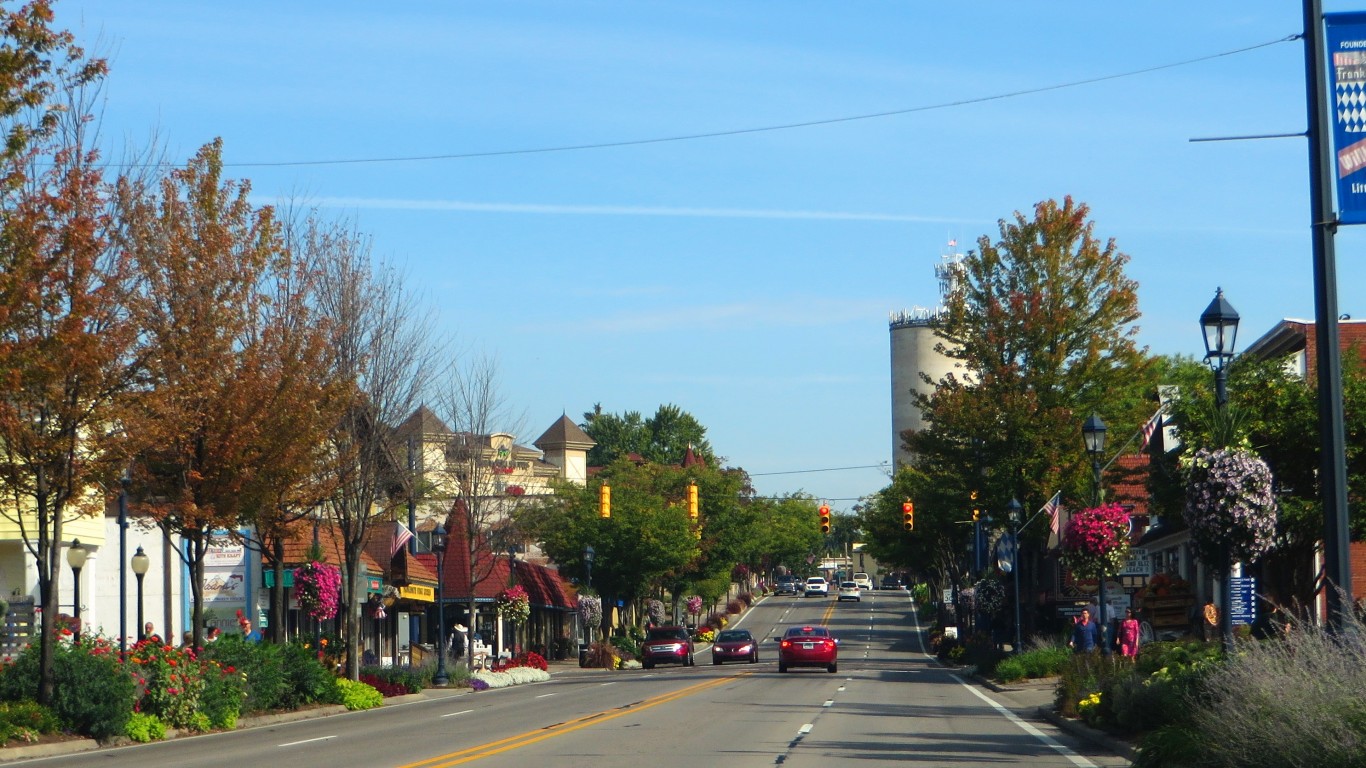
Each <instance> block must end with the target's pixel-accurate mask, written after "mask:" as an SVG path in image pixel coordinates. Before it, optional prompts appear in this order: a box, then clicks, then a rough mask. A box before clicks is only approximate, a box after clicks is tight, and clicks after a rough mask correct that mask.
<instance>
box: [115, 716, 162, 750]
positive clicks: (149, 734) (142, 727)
mask: <svg viewBox="0 0 1366 768" xmlns="http://www.w3.org/2000/svg"><path fill="white" fill-rule="evenodd" d="M123 735H125V736H127V737H128V738H129V739H132V740H133V741H136V742H141V743H144V744H145V743H147V742H149V741H161V740H162V739H164V738H166V724H165V723H163V722H161V718H159V717H157V716H156V715H147V714H143V713H141V712H134V713H133V716H132V717H130V718H128V725H127V726H126V727H124V729H123Z"/></svg>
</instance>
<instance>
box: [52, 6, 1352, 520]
mask: <svg viewBox="0 0 1366 768" xmlns="http://www.w3.org/2000/svg"><path fill="white" fill-rule="evenodd" d="M1324 10H1326V11H1330V12H1331V11H1346V10H1355V8H1353V7H1352V6H1350V5H1347V4H1345V3H1336V2H1325V3H1324ZM56 14H57V25H58V26H59V27H64V28H67V29H71V30H72V31H73V32H74V33H75V34H76V35H77V39H78V41H79V42H80V43H81V44H83V45H84V46H86V48H87V49H88V50H89V51H90V52H91V53H93V54H96V55H102V56H107V57H108V58H109V59H110V62H111V71H110V76H109V79H108V81H107V82H106V84H105V87H104V91H103V102H102V104H101V107H102V111H101V114H100V118H101V130H102V135H103V140H104V142H105V144H106V146H107V147H108V150H107V152H108V156H109V157H112V158H119V157H124V156H126V151H128V150H130V149H134V150H135V149H139V148H145V147H147V146H149V145H152V144H153V143H157V144H159V145H160V147H161V148H162V151H163V152H164V153H165V156H166V157H167V158H169V159H171V160H173V161H183V160H184V159H186V158H188V157H189V156H191V155H192V154H193V153H194V152H195V151H196V150H197V149H198V148H199V147H200V146H201V145H203V144H205V143H208V142H210V141H212V140H213V139H214V138H215V137H222V138H223V140H224V144H225V149H224V160H225V164H226V168H225V173H226V175H228V176H229V177H232V178H240V179H248V180H250V182H251V185H252V190H253V199H254V200H255V201H256V202H257V203H259V204H274V203H278V202H281V201H283V200H294V201H304V202H305V203H307V204H310V205H315V206H318V207H319V208H320V209H321V210H323V211H324V212H326V213H327V214H328V215H332V216H335V217H337V218H344V219H347V220H350V221H351V222H353V224H354V225H355V227H357V228H358V229H359V230H360V231H362V232H364V233H365V234H366V235H368V236H369V237H370V238H372V242H373V248H374V252H375V254H376V255H377V256H378V257H381V258H383V259H384V260H386V261H388V262H390V263H392V264H394V265H395V266H396V267H397V268H398V269H399V270H400V271H401V272H402V274H403V275H404V276H405V281H406V285H407V286H408V287H409V288H410V289H411V291H412V292H413V294H414V296H415V297H416V300H417V301H418V302H420V304H421V305H422V306H423V307H427V308H430V309H431V310H432V311H433V312H434V313H435V316H436V318H437V322H436V333H437V334H438V335H440V336H441V337H442V338H443V339H449V340H453V342H452V343H453V348H457V349H460V350H464V351H466V352H467V353H470V354H486V355H489V356H491V357H493V358H495V359H496V360H497V364H498V368H499V371H500V375H501V379H502V382H503V389H504V394H505V396H506V397H507V399H508V401H509V402H510V403H512V404H513V405H514V406H515V408H516V409H518V410H520V411H521V412H523V413H525V422H524V423H525V433H524V434H520V435H519V438H520V439H521V442H523V443H530V442H531V441H532V440H534V439H535V438H536V437H537V436H539V435H540V433H541V432H542V431H543V430H544V429H546V428H547V427H549V426H550V425H551V424H552V423H553V422H555V421H556V420H557V419H559V417H560V416H561V415H562V414H568V415H569V416H570V417H571V418H573V419H574V420H575V421H581V420H582V415H583V414H584V412H586V411H589V410H592V408H593V407H594V405H595V404H601V406H602V408H603V409H604V410H605V411H608V412H611V413H623V412H626V411H639V412H641V413H642V414H644V415H646V416H649V415H650V414H653V413H654V411H655V409H656V408H657V407H658V406H659V405H661V404H666V403H672V404H674V405H677V406H679V407H680V408H682V409H684V410H685V411H688V412H689V413H691V414H692V415H693V416H695V417H696V418H697V419H698V420H699V421H700V422H701V423H702V424H703V425H704V426H706V428H707V433H708V438H709V439H710V441H711V444H712V446H713V448H714V449H715V451H716V452H717V453H718V454H719V455H720V456H723V457H724V458H725V459H726V463H727V464H728V465H730V466H740V467H743V468H744V469H746V470H747V471H748V472H750V473H751V475H752V476H753V479H754V485H755V488H756V489H757V490H758V491H759V492H760V493H761V494H765V495H777V494H783V493H790V492H797V491H801V492H804V493H809V494H811V495H813V496H816V497H818V498H822V499H827V500H829V501H830V503H831V506H832V507H834V509H835V511H836V512H840V511H846V510H849V509H850V508H852V506H853V505H854V504H855V503H856V502H857V500H858V499H859V498H860V497H862V496H864V495H867V494H871V493H875V492H876V491H878V490H879V489H881V488H883V487H885V486H886V484H887V483H888V474H887V473H888V471H889V470H888V466H889V462H890V460H891V451H892V445H893V440H892V434H891V388H890V381H891V380H890V352H889V350H890V341H889V335H888V318H889V313H891V312H895V311H900V310H905V309H912V308H915V307H933V306H935V305H937V304H938V303H939V296H938V285H937V282H936V281H935V278H934V267H935V265H936V264H937V263H939V261H940V258H941V256H942V255H944V254H946V253H948V252H950V251H951V250H960V251H962V250H968V249H971V248H974V247H975V243H976V241H977V239H978V238H979V237H983V236H987V237H990V238H991V239H992V241H993V242H994V241H995V240H996V239H998V236H999V229H998V222H999V221H1000V220H1002V219H1007V220H1010V219H1013V216H1014V213H1015V212H1016V211H1021V212H1024V213H1025V214H1026V215H1028V214H1030V213H1031V212H1032V209H1033V206H1034V205H1035V204H1036V203H1038V202H1039V201H1042V200H1047V199H1058V200H1060V199H1062V198H1063V197H1064V196H1068V195H1070V196H1072V197H1073V198H1074V199H1075V200H1077V201H1079V202H1083V203H1085V204H1087V205H1088V206H1090V209H1091V219H1092V221H1093V222H1094V223H1095V232H1096V234H1097V235H1098V236H1099V237H1101V238H1107V239H1108V238H1113V239H1114V240H1115V242H1116V244H1117V246H1118V247H1119V249H1120V250H1121V251H1123V252H1124V253H1126V254H1128V255H1129V257H1130V258H1131V261H1130V262H1129V264H1128V267H1127V270H1128V275H1129V276H1130V277H1131V278H1133V279H1134V280H1135V281H1137V283H1138V285H1139V302H1140V309H1141V311H1142V313H1143V317H1142V319H1141V320H1140V321H1139V335H1138V339H1139V343H1140V344H1141V345H1143V346H1145V347H1147V348H1148V349H1149V350H1150V351H1151V352H1153V353H1155V354H1185V355H1194V356H1199V355H1203V352H1204V350H1203V344H1202V341H1201V333H1200V329H1199V323H1198V318H1199V315H1200V313H1201V311H1203V310H1204V308H1205V306H1206V305H1207V304H1209V302H1210V300H1211V299H1212V298H1213V296H1214V293H1215V289H1216V288H1218V287H1222V288H1223V289H1224V292H1225V295H1226V297H1227V298H1228V299H1229V301H1230V302H1231V303H1232V304H1233V306H1234V307H1235V308H1236V309H1237V310H1238V312H1239V313H1240V314H1241V316H1242V326H1241V329H1240V331H1239V336H1238V346H1239V347H1240V348H1242V347H1245V346H1246V345H1248V344H1250V343H1251V342H1252V341H1254V340H1255V339H1257V338H1258V337H1260V336H1261V335H1262V334H1263V333H1265V332H1266V331H1269V330H1270V329H1271V327H1272V325H1273V324H1274V323H1276V322H1277V321H1279V320H1280V319H1282V318H1301V319H1312V318H1313V317H1314V300H1313V293H1312V267H1311V262H1310V230H1309V219H1310V215H1309V212H1310V211H1309V179H1308V167H1309V166H1308V163H1309V152H1308V148H1307V143H1306V141H1305V140H1304V139H1303V138H1269V139H1268V138H1262V139H1245V140H1236V141H1218V142H1197V141H1192V139H1201V138H1215V137H1246V136H1264V135H1267V134H1293V133H1298V132H1302V131H1303V130H1304V129H1305V125H1306V117H1305V90H1306V89H1305V77H1304V52H1303V44H1302V43H1301V42H1299V41H1298V40H1292V39H1290V38H1292V36H1294V35H1297V34H1298V33H1299V32H1300V31H1301V29H1302V26H1303V24H1302V11H1301V8H1300V5H1299V4H1298V3H1292V2H1285V1H1284V0H1281V1H1280V2H1270V1H1268V0H1253V1H1249V0H1243V1H1241V2H1201V3H1191V2H1188V1H1185V2H1147V3H1108V2H1107V3H1097V2H1074V1H1070V0H1069V1H1060V2H1049V3H1043V2H1034V3H1027V2H1019V1H1018V0H1013V1H1011V2H995V1H983V2H971V3H930V2H920V1H917V0H901V1H900V2H891V1H890V0H862V1H861V2H856V3H850V2H845V3H830V2H802V1H799V0H791V1H785V2H778V1H777V0H770V1H767V2H733V1H731V2H708V1H704V0H691V1H690V2H686V3H683V2H672V3H670V2H649V1H648V0H647V1H644V2H641V1H636V2H607V1H605V0H603V1H597V2H595V1H593V0H578V1H576V2H523V1H520V0H502V1H500V2H496V3H475V2H434V1H426V2H424V1H422V0H414V1H413V2H408V3H393V4H391V3H375V2H373V1H367V2H356V1H353V0H328V1H327V2H312V1H310V0H297V1H295V2H288V3H281V2H277V1H274V0H272V1H269V2H266V1H258V0H238V1H237V2H232V3H209V2H185V1H184V0H118V2H113V1H112V0H57V2H56ZM1360 229H1361V228H1360V227H1355V228H1354V227H1344V228H1342V229H1341V230H1340V231H1339V233H1338V236H1337V241H1336V242H1337V268H1338V291H1339V298H1338V301H1339V305H1340V310H1341V311H1342V312H1344V313H1350V314H1353V315H1355V316H1357V317H1362V318H1366V304H1363V301H1362V286H1363V285H1366V266H1364V265H1363V264H1364V261H1366V254H1363V246H1364V245H1366V241H1363V234H1362V233H1361V231H1360ZM950 241H956V242H957V244H958V246H957V248H956V249H953V248H950V247H949V245H948V243H949V242H950ZM1133 426H1134V428H1135V429H1137V427H1138V425H1133ZM1112 429H1113V425H1112ZM1079 431H1080V427H1078V435H1075V436H1073V435H1067V436H1060V437H1059V439H1063V440H1072V439H1075V440H1076V441H1077V442H1078V443H1080V436H1079Z"/></svg>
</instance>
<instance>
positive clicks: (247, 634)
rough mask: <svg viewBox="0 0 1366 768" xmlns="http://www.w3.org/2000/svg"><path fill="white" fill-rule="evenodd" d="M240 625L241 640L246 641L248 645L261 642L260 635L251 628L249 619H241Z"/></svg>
mask: <svg viewBox="0 0 1366 768" xmlns="http://www.w3.org/2000/svg"><path fill="white" fill-rule="evenodd" d="M240 623H241V625H242V639H243V640H246V641H247V642H248V643H259V642H261V633H260V632H259V631H257V630H255V629H252V628H251V619H242V621H241V622H240Z"/></svg>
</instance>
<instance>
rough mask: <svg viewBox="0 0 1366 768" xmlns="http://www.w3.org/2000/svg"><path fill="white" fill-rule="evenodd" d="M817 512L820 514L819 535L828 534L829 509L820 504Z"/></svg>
mask: <svg viewBox="0 0 1366 768" xmlns="http://www.w3.org/2000/svg"><path fill="white" fill-rule="evenodd" d="M819 511H820V513H821V533H829V532H830V507H828V506H826V505H825V504H822V505H821V508H820V510H819Z"/></svg>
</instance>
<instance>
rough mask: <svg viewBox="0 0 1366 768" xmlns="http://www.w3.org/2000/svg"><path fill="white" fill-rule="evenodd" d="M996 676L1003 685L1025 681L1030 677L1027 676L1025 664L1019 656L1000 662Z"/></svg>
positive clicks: (997, 665)
mask: <svg viewBox="0 0 1366 768" xmlns="http://www.w3.org/2000/svg"><path fill="white" fill-rule="evenodd" d="M995 676H996V679H997V680H1000V681H1001V682H1003V683H1013V682H1015V681H1016V680H1023V679H1025V678H1026V677H1028V675H1027V674H1025V666H1024V663H1023V661H1021V659H1020V657H1019V656H1011V657H1010V658H1007V659H1002V660H1001V661H1000V662H998V663H997V664H996V672H995Z"/></svg>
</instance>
